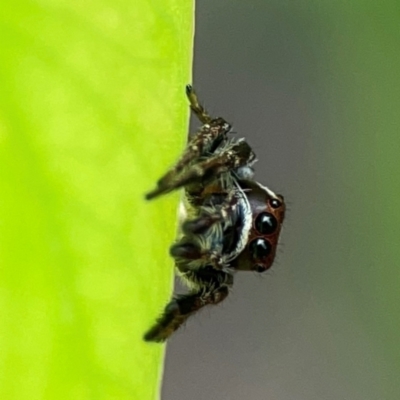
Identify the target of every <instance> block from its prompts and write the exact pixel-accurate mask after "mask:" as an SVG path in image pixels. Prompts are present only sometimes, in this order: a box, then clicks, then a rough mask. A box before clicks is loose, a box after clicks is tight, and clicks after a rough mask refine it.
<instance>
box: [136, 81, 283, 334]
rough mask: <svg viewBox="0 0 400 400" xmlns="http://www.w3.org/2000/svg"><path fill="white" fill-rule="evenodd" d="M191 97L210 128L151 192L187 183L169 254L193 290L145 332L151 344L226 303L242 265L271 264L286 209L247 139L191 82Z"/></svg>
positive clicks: (266, 266) (193, 140) (249, 267)
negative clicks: (259, 175) (261, 177)
mask: <svg viewBox="0 0 400 400" xmlns="http://www.w3.org/2000/svg"><path fill="white" fill-rule="evenodd" d="M186 95H187V97H188V99H189V102H190V108H191V109H192V111H193V113H194V114H195V115H196V116H197V118H198V119H199V120H200V121H201V122H202V124H203V126H202V127H201V128H200V129H199V130H198V131H197V133H196V134H195V135H194V136H193V137H192V138H191V140H190V141H189V142H188V144H187V147H186V149H185V150H184V152H183V154H182V156H181V157H180V158H179V160H178V161H177V163H176V164H175V165H174V166H173V167H172V168H171V169H169V170H168V171H167V173H166V174H165V175H164V176H163V177H162V178H161V179H159V181H158V182H157V187H156V188H155V189H154V190H153V191H151V192H149V193H148V194H147V195H146V198H147V199H148V200H150V199H153V198H155V197H157V196H160V195H163V194H166V193H168V192H171V191H173V190H176V189H179V188H182V187H183V188H184V193H185V199H184V205H185V210H186V214H187V215H186V216H185V219H184V221H183V222H182V224H181V233H180V237H179V239H178V240H177V242H176V243H175V244H173V245H172V246H171V248H170V254H171V256H172V257H173V258H174V260H175V266H176V268H177V271H178V273H179V274H180V275H181V277H182V278H183V279H184V281H185V282H186V283H187V285H188V287H189V288H190V292H189V293H187V294H183V295H179V296H175V297H173V298H172V300H171V301H170V302H169V303H168V304H167V305H166V307H165V309H164V312H163V314H162V315H161V316H160V317H159V319H158V320H157V321H156V323H155V324H154V326H153V327H152V328H150V330H148V331H147V333H146V334H145V335H144V340H146V341H150V342H163V341H165V340H166V339H167V338H169V337H170V336H171V335H172V333H173V332H175V331H176V330H177V329H178V328H179V327H180V326H181V325H182V324H183V323H184V322H185V321H186V320H187V319H188V318H189V317H190V316H191V315H193V314H195V313H196V312H197V311H199V310H200V309H201V308H202V307H204V306H206V305H209V304H218V303H220V302H221V301H223V300H224V299H225V298H226V297H227V296H228V293H229V289H230V288H231V286H232V284H233V274H234V272H235V271H236V270H244V271H256V272H264V271H266V270H267V269H269V268H270V267H271V265H272V262H273V260H274V257H275V252H276V245H277V242H278V237H279V233H280V230H281V224H282V221H283V218H284V214H285V203H284V201H283V197H282V196H281V195H278V194H275V193H274V192H272V191H271V190H270V189H268V188H267V187H265V186H262V185H261V184H260V183H258V182H256V181H255V180H253V176H254V171H253V168H252V164H253V163H254V162H255V161H256V156H255V154H254V152H253V150H252V149H251V148H250V146H249V145H248V143H247V142H246V141H245V140H244V139H238V140H236V139H232V138H229V137H228V133H229V132H230V130H231V125H230V124H229V123H228V122H226V121H225V120H224V119H222V118H212V117H211V116H210V115H209V114H208V113H207V111H206V110H205V109H204V108H203V107H202V105H201V104H200V103H199V101H198V99H197V96H196V93H195V92H194V90H193V88H192V86H190V85H188V86H186Z"/></svg>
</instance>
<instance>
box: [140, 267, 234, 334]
mask: <svg viewBox="0 0 400 400" xmlns="http://www.w3.org/2000/svg"><path fill="white" fill-rule="evenodd" d="M181 269H184V267H183V266H181ZM184 277H185V278H187V279H188V280H190V281H191V282H192V283H193V286H195V289H194V290H192V291H191V292H190V293H188V294H183V295H179V296H176V297H174V298H173V299H172V300H171V301H170V302H169V303H168V304H167V305H166V307H165V309H164V312H163V313H162V315H161V316H160V318H158V320H157V321H156V323H155V324H154V325H153V326H152V327H151V328H150V329H149V330H148V331H147V332H146V334H145V335H144V340H145V341H147V342H164V341H165V340H166V339H168V338H169V337H170V336H171V335H172V334H173V333H174V332H175V331H176V330H177V329H178V328H179V327H180V326H181V325H182V324H183V323H185V322H186V321H187V319H188V318H189V317H190V316H192V315H193V314H195V313H196V312H197V311H199V310H200V309H202V308H203V307H204V306H207V305H216V304H218V303H220V302H221V301H223V300H224V299H225V298H226V297H227V296H228V294H229V288H230V287H231V286H232V283H233V276H232V274H231V273H229V272H223V271H216V270H215V269H214V268H212V267H204V268H202V269H199V270H198V271H192V270H191V269H189V270H187V271H186V274H184Z"/></svg>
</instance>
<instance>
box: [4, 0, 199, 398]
mask: <svg viewBox="0 0 400 400" xmlns="http://www.w3.org/2000/svg"><path fill="white" fill-rule="evenodd" d="M192 24H193V4H192V2H191V1H187V0H163V1H159V2H157V4H156V3H155V2H149V1H146V0H135V1H127V0H117V1H111V0H100V1H91V0H88V1H81V2H79V1H72V2H71V1H63V0H58V1H51V0H42V1H27V0H24V1H23V0H20V1H15V2H10V1H9V2H7V4H3V5H2V12H1V14H0V37H1V52H0V82H1V92H2V94H1V96H0V349H1V351H0V398H1V399H7V400H9V399H18V400H23V399H29V400H34V399H51V400H54V399H74V400H80V399H85V400H87V399H96V400H99V399H100V400H101V399H118V400H123V399H140V400H146V399H154V398H156V397H157V396H158V389H159V387H158V386H159V379H160V372H161V371H160V369H161V364H162V357H163V346H160V345H151V344H147V343H144V342H143V341H142V335H143V332H144V331H145V330H146V329H147V328H148V327H149V325H150V324H151V323H152V322H153V320H154V318H155V317H156V316H157V314H158V313H159V312H160V311H161V309H162V307H163V304H164V302H166V301H167V299H168V298H169V296H170V292H171V287H172V275H173V269H172V263H171V260H170V259H169V257H168V246H169V244H170V242H171V240H172V239H173V237H174V233H175V220H176V205H177V199H178V197H177V195H171V196H168V197H166V198H165V199H160V200H157V201H154V202H152V203H146V202H145V201H144V199H143V194H144V192H146V191H147V190H149V189H151V188H152V186H153V185H154V182H155V180H156V179H157V177H159V176H160V175H161V174H162V172H163V171H164V170H165V168H167V167H168V166H169V164H171V163H172V162H173V161H174V159H175V157H176V156H177V154H178V153H179V150H180V149H181V147H182V145H183V143H184V140H185V137H186V132H187V123H188V106H187V102H186V100H185V97H184V85H185V84H186V83H188V82H190V76H191V75H190V71H191V61H192V60H191V57H192V55H191V51H192V38H193V32H192V29H193V28H192Z"/></svg>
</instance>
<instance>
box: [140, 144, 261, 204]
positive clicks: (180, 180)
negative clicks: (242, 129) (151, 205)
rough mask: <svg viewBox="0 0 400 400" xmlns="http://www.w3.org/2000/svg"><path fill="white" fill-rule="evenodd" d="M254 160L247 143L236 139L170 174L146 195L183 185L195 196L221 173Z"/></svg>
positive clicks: (233, 169)
mask: <svg viewBox="0 0 400 400" xmlns="http://www.w3.org/2000/svg"><path fill="white" fill-rule="evenodd" d="M254 160H255V154H254V152H253V150H252V149H251V147H250V146H249V144H248V143H247V142H246V141H245V140H244V139H241V140H238V141H237V142H234V143H232V144H230V145H228V146H226V147H225V148H224V149H223V150H222V151H220V152H219V153H217V154H214V155H211V156H209V157H208V158H206V159H205V160H201V161H198V162H196V163H193V164H191V165H189V166H187V168H185V169H184V170H183V171H182V172H181V173H180V174H178V175H176V176H171V177H170V178H171V179H169V180H168V182H163V183H162V184H161V185H160V184H159V186H158V187H157V188H156V189H155V190H153V191H152V192H150V193H148V194H147V196H146V197H147V199H151V198H153V197H156V196H159V195H160V194H164V193H168V192H172V191H173V190H176V189H179V188H181V187H183V186H188V187H187V192H188V195H189V197H190V196H196V195H197V194H198V193H199V192H201V191H202V188H204V187H205V186H206V185H207V184H208V183H210V182H211V181H212V180H214V179H216V178H218V177H219V176H220V175H222V174H223V173H225V172H230V171H235V170H238V169H240V168H241V167H243V166H245V165H251V164H252V163H253V161H254Z"/></svg>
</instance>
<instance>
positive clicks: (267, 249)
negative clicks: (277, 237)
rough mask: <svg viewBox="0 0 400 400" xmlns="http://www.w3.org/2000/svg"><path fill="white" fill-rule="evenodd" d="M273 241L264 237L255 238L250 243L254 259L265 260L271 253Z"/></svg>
mask: <svg viewBox="0 0 400 400" xmlns="http://www.w3.org/2000/svg"><path fill="white" fill-rule="evenodd" d="M271 250H272V246H271V243H270V242H268V241H267V240H265V239H263V238H257V239H254V240H253V241H252V242H251V243H250V253H251V257H252V258H253V260H263V259H265V258H267V257H268V256H269V254H270V253H271Z"/></svg>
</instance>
